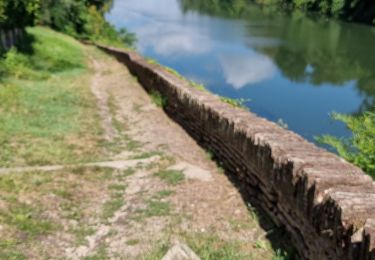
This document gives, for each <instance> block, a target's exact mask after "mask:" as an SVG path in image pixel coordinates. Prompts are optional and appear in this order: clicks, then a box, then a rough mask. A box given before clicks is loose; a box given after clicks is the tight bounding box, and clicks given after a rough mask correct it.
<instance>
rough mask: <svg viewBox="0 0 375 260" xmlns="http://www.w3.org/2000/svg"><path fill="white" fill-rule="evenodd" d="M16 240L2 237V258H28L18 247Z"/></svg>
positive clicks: (0, 254)
mask: <svg viewBox="0 0 375 260" xmlns="http://www.w3.org/2000/svg"><path fill="white" fill-rule="evenodd" d="M17 244H19V242H18V241H16V240H3V239H0V259H11V260H23V259H27V258H26V256H25V255H24V254H22V253H21V252H19V250H18V249H17V247H16V246H17Z"/></svg>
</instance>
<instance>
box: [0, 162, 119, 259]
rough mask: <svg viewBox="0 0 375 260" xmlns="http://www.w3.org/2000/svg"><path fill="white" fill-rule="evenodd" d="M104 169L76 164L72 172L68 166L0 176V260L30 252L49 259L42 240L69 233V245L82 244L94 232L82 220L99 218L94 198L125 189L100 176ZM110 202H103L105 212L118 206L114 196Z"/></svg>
mask: <svg viewBox="0 0 375 260" xmlns="http://www.w3.org/2000/svg"><path fill="white" fill-rule="evenodd" d="M105 172H107V170H106V169H98V168H94V167H88V168H87V169H84V168H83V167H80V168H77V169H75V171H73V169H69V168H68V169H65V170H61V171H57V172H54V173H51V172H25V173H22V174H17V173H14V174H7V175H1V176H0V226H1V227H2V228H1V229H0V236H1V237H0V259H24V258H25V257H23V255H25V256H28V257H30V254H31V255H33V254H37V255H33V256H35V257H36V258H38V257H40V258H42V259H51V258H53V256H51V255H49V254H50V253H49V251H48V250H50V249H51V248H50V249H46V244H44V243H45V241H46V238H51V239H53V240H59V239H61V236H65V237H72V239H73V240H72V241H71V242H72V243H73V244H72V245H74V246H78V245H84V244H86V243H87V241H86V239H85V238H86V237H87V236H89V235H92V234H93V233H94V232H95V230H94V229H93V228H92V227H90V226H89V225H88V224H87V223H88V222H89V221H88V219H90V218H92V217H97V218H98V219H100V217H101V215H100V214H98V212H100V211H99V210H100V208H101V207H102V206H103V207H104V205H103V203H102V202H98V198H100V196H104V195H103V193H107V192H113V193H119V192H123V190H124V189H125V185H122V184H116V183H114V182H113V179H103V178H101V177H102V176H103V175H105ZM93 194H95V195H94V196H93ZM100 194H102V195H100ZM116 196H117V195H116ZM110 201H111V203H107V204H106V210H107V212H109V211H113V210H115V209H116V208H118V205H119V204H120V203H119V202H118V197H115V196H114V197H113V198H111V200H110ZM98 203H99V204H98ZM101 203H102V204H101ZM47 246H48V243H47ZM50 246H51V245H50ZM39 250H41V251H40V252H39ZM51 252H53V250H51Z"/></svg>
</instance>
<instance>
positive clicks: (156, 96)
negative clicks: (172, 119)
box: [150, 90, 168, 107]
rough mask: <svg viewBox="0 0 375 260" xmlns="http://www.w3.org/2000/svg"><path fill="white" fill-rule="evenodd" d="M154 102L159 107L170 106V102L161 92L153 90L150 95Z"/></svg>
mask: <svg viewBox="0 0 375 260" xmlns="http://www.w3.org/2000/svg"><path fill="white" fill-rule="evenodd" d="M150 97H151V99H152V102H153V103H154V104H155V105H156V106H158V107H166V106H167V105H168V100H167V98H166V97H164V96H162V95H161V94H160V92H158V91H156V90H153V91H151V93H150Z"/></svg>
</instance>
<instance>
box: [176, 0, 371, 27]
mask: <svg viewBox="0 0 375 260" xmlns="http://www.w3.org/2000/svg"><path fill="white" fill-rule="evenodd" d="M180 2H181V4H182V7H183V8H184V9H185V10H197V11H199V12H203V13H209V14H211V15H220V16H233V17H240V16H243V15H246V14H247V13H248V7H249V4H250V3H251V2H255V3H257V4H259V5H262V6H264V7H266V8H267V9H270V10H274V9H277V8H282V9H286V10H301V11H306V12H315V13H320V14H323V15H327V16H332V17H336V18H340V19H343V20H348V21H355V22H362V23H367V24H375V0H204V1H203V0H180Z"/></svg>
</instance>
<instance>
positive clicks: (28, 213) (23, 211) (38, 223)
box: [0, 199, 55, 237]
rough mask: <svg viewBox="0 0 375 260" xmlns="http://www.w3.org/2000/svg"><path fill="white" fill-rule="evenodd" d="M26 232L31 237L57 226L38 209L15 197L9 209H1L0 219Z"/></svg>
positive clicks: (47, 231) (45, 232)
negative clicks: (42, 216) (43, 216)
mask: <svg viewBox="0 0 375 260" xmlns="http://www.w3.org/2000/svg"><path fill="white" fill-rule="evenodd" d="M1 219H3V221H4V222H5V223H6V224H8V225H10V226H12V227H14V228H16V229H17V230H18V231H20V232H23V233H25V234H26V235H28V236H29V237H35V236H38V235H41V234H47V233H49V232H51V231H52V230H53V229H54V228H55V227H54V225H53V224H52V223H51V222H50V221H48V220H43V219H42V218H41V217H40V213H39V212H38V210H37V209H35V208H33V207H31V206H29V205H27V204H25V203H22V202H19V201H18V200H17V199H13V201H12V203H10V205H9V207H8V209H7V211H0V220H1Z"/></svg>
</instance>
